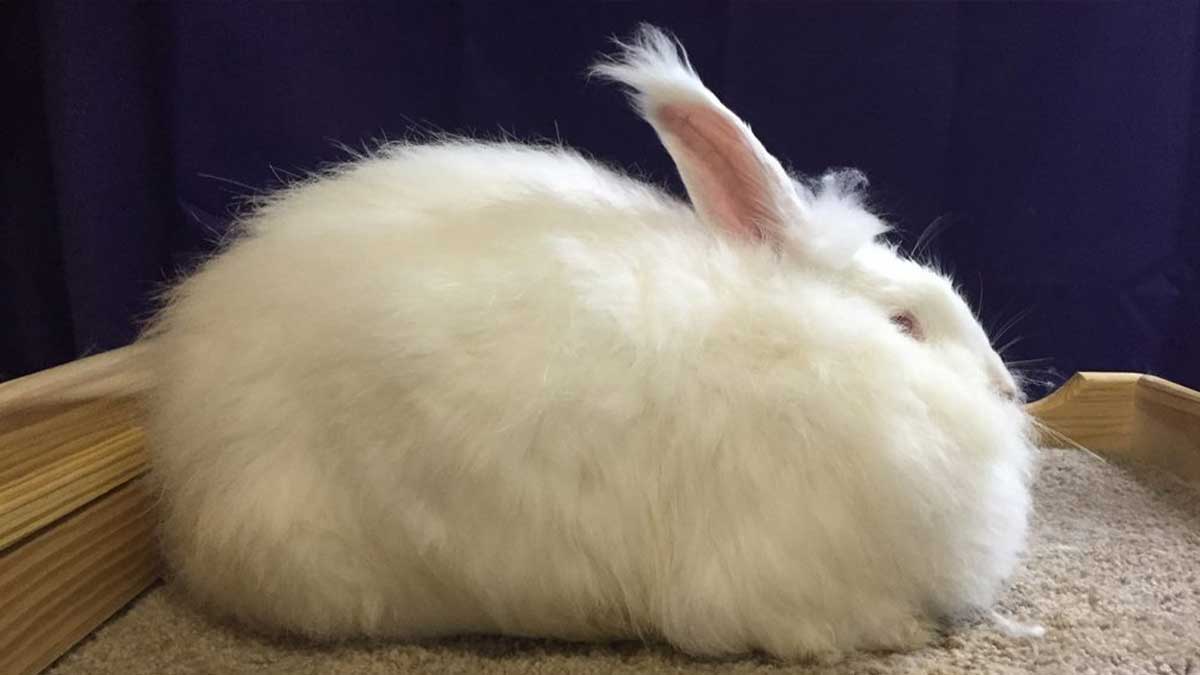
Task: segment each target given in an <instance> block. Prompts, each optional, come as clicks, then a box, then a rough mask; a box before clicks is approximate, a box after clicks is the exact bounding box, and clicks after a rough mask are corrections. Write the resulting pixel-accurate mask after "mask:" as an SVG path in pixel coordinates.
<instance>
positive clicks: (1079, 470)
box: [48, 450, 1200, 675]
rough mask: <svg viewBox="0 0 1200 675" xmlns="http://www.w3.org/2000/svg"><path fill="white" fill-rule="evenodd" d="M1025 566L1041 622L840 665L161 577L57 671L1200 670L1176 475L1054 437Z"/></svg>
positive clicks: (1189, 513) (1191, 517) (1185, 512)
mask: <svg viewBox="0 0 1200 675" xmlns="http://www.w3.org/2000/svg"><path fill="white" fill-rule="evenodd" d="M1035 504H1036V509H1037V511H1036V515H1035V517H1034V522H1033V529H1032V538H1031V546H1030V548H1029V551H1028V553H1027V559H1026V561H1025V564H1024V566H1023V568H1022V571H1021V572H1020V573H1019V574H1018V575H1017V576H1016V578H1015V579H1014V580H1013V583H1012V585H1011V587H1010V588H1009V590H1008V591H1007V593H1006V594H1005V596H1004V599H1003V601H1002V603H1001V606H1000V608H999V609H1000V611H1001V612H1002V613H1004V614H1006V615H1008V616H1011V617H1013V618H1015V619H1017V620H1019V621H1022V622H1027V623H1039V624H1041V625H1043V626H1045V628H1046V635H1045V637H1043V638H1040V639H1037V638H1013V637H1006V636H1005V635H1003V634H1001V633H1000V632H998V631H997V630H996V629H995V628H994V627H993V626H992V625H991V624H990V623H986V622H977V623H975V624H970V625H961V626H957V627H955V628H954V629H953V630H952V632H949V633H948V634H946V635H943V636H941V637H940V638H939V639H938V640H936V641H935V642H934V643H933V644H932V645H930V646H928V647H926V648H924V649H921V650H918V651H916V652H912V653H905V654H861V655H856V656H853V657H851V658H849V659H846V660H844V661H842V662H839V663H837V664H834V665H822V666H814V665H803V664H784V663H778V662H775V661H772V660H770V659H767V658H764V657H746V658H742V659H738V660H733V661H721V662H714V661H697V660H694V659H690V658H688V657H686V656H683V655H680V654H678V653H675V652H673V651H671V650H670V649H669V648H666V647H663V646H658V645H650V646H646V645H641V644H637V643H622V644H615V645H613V644H607V645H579V644H564V643H559V642H552V641H542V640H524V639H508V638H494V637H482V638H480V637H471V638H458V639H452V640H443V641H438V642H433V643H426V644H354V645H341V646H336V647H329V646H312V645H306V644H300V643H289V642H280V641H271V640H264V639H262V638H258V637H255V636H250V635H246V634H245V633H243V632H239V631H237V630H236V629H232V628H229V627H227V626H222V625H216V624H214V623H212V622H210V621H208V620H206V619H205V618H204V617H202V616H199V615H197V614H196V613H195V612H194V611H192V610H191V609H190V608H189V607H188V605H187V603H186V601H185V600H184V599H183V598H181V597H180V595H179V594H178V593H177V592H176V591H175V590H174V589H173V588H171V587H170V586H158V587H156V588H154V589H152V590H150V591H149V592H147V593H146V594H144V595H143V596H142V597H141V598H139V599H138V600H137V601H136V602H134V603H133V604H132V605H131V606H130V607H129V608H128V609H127V610H126V611H124V612H122V613H121V614H120V615H118V616H117V617H114V619H112V620H111V621H109V622H108V623H107V624H106V625H104V626H103V627H102V628H101V629H99V630H98V631H96V633H95V634H94V635H93V636H92V637H90V638H88V639H87V640H85V641H84V642H82V643H81V644H79V645H78V646H77V647H76V648H75V649H74V650H72V651H71V652H70V653H68V654H67V655H66V656H64V657H63V658H61V659H60V660H59V661H58V662H57V663H56V664H55V665H54V666H53V667H51V668H50V670H49V671H48V673H51V674H52V675H83V674H87V675H118V674H119V675H139V674H142V673H146V674H149V673H153V674H155V675H175V674H182V673H254V674H260V673H278V674H284V673H287V674H289V675H301V674H308V673H312V674H314V675H315V674H317V673H321V674H331V675H342V674H348V673H356V674H360V673H361V674H376V673H488V674H490V673H510V672H511V673H518V672H521V673H683V672H730V673H760V672H772V673H821V674H822V675H824V674H830V675H832V674H835V673H836V674H841V673H864V674H868V675H884V674H888V675H890V674H893V673H931V674H945V675H949V674H951V673H1055V674H1057V673H1155V674H1157V675H1200V491H1197V490H1195V489H1194V488H1190V487H1188V486H1186V485H1184V484H1183V483H1181V482H1178V481H1177V480H1175V479H1174V478H1172V477H1171V476H1169V475H1165V474H1163V473H1161V472H1158V471H1155V470H1153V469H1149V468H1146V467H1139V466H1134V465H1122V464H1115V463H1108V462H1104V461H1101V460H1099V459H1097V458H1095V457H1092V456H1091V455H1088V454H1086V453H1083V452H1080V451H1075V450H1046V451H1043V453H1042V460H1041V471H1040V473H1039V478H1038V480H1037V483H1036V485H1035Z"/></svg>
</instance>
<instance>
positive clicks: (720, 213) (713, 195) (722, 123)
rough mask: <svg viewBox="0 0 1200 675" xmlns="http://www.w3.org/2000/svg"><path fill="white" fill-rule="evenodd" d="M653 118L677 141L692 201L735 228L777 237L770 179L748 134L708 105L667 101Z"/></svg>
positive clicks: (705, 213)
mask: <svg viewBox="0 0 1200 675" xmlns="http://www.w3.org/2000/svg"><path fill="white" fill-rule="evenodd" d="M655 119H656V121H657V122H658V124H659V125H660V126H661V127H662V129H663V131H665V132H668V133H669V134H671V136H673V137H674V139H675V140H677V141H678V143H679V146H680V148H679V150H680V152H681V153H682V156H680V157H676V163H677V164H678V166H679V172H680V174H681V175H682V176H683V180H684V182H685V183H686V184H687V188H688V194H689V196H690V197H691V199H692V205H693V206H694V207H695V208H696V210H697V211H699V212H700V214H701V216H702V217H708V218H711V219H713V220H715V221H716V222H717V223H718V224H719V225H720V226H721V227H723V228H724V229H726V230H729V231H731V232H735V233H737V234H741V235H744V236H750V237H754V238H756V239H767V238H774V236H775V235H774V233H773V231H772V229H771V226H772V225H773V224H775V223H776V222H777V221H778V220H779V215H778V213H777V212H776V208H775V206H774V199H773V198H772V197H773V195H772V194H771V190H770V188H769V187H768V186H769V184H770V180H769V179H768V177H767V173H768V172H769V171H770V168H769V167H767V166H765V165H764V164H763V162H762V161H761V160H760V159H759V157H758V156H757V154H756V152H755V149H754V145H753V143H752V142H751V141H750V139H748V138H747V133H746V131H745V130H744V129H742V128H741V127H740V126H739V125H738V124H737V123H736V122H735V121H733V120H731V119H729V117H728V116H727V115H726V114H724V113H723V111H721V110H718V109H716V108H713V107H712V106H710V105H705V104H696V103H666V104H663V105H661V106H659V107H658V108H657V110H656V111H655Z"/></svg>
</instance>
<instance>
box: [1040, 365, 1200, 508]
mask: <svg viewBox="0 0 1200 675" xmlns="http://www.w3.org/2000/svg"><path fill="white" fill-rule="evenodd" d="M1028 409H1029V412H1030V413H1031V414H1032V415H1033V416H1034V417H1036V418H1037V419H1038V420H1040V421H1041V423H1042V424H1043V425H1045V426H1046V427H1049V428H1050V429H1051V430H1052V432H1053V433H1047V434H1044V435H1043V438H1042V440H1043V443H1045V444H1046V445H1049V446H1053V447H1072V446H1083V447H1085V448H1087V449H1089V450H1092V451H1093V452H1096V453H1098V454H1101V455H1107V456H1111V457H1119V458H1122V459H1128V460H1132V461H1137V462H1143V463H1146V464H1153V465H1155V466H1158V467H1161V468H1163V469H1166V470H1167V471H1170V472H1171V473H1174V474H1175V475H1177V476H1179V477H1180V478H1182V479H1183V480H1185V481H1188V482H1189V483H1196V484H1200V392H1196V391H1193V390H1191V389H1188V388H1187V387H1182V386H1180V385H1178V384H1175V383H1173V382H1168V381H1167V380H1164V379H1162V378H1159V377H1154V376H1153V375H1138V374H1135V373H1078V374H1076V375H1074V376H1073V377H1072V378H1071V379H1070V380H1068V381H1067V382H1066V383H1065V384H1063V386H1062V387H1060V388H1059V389H1058V390H1057V391H1055V392H1054V393H1052V394H1050V395H1049V396H1047V397H1045V398H1043V399H1041V400H1040V401H1035V402H1033V403H1030V404H1029V406H1028Z"/></svg>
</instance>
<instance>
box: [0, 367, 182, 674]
mask: <svg viewBox="0 0 1200 675" xmlns="http://www.w3.org/2000/svg"><path fill="white" fill-rule="evenodd" d="M136 357H137V351H136V350H133V349H122V350H117V351H114V352H109V353H106V354H101V355H99V356H94V357H91V358H87V359H83V360H80V361H76V362H74V363H70V364H67V365H65V366H62V367H59V368H53V369H51V370H48V371H45V372H43V373H38V374H36V375H31V376H29V377H25V378H21V379H18V380H13V381H12V382H6V383H4V384H0V673H3V674H4V675H9V674H10V673H11V674H21V675H24V674H26V673H30V674H31V673H37V672H39V671H40V670H42V669H43V668H45V667H46V666H47V665H49V664H50V663H52V662H53V661H54V659H56V658H58V657H59V656H61V655H62V654H63V653H64V652H66V651H67V650H68V649H70V648H71V646H72V645H74V644H75V643H76V642H78V641H79V640H80V639H82V638H84V637H85V636H87V635H88V634H89V633H91V632H92V631H93V630H95V628H96V627H97V626H99V625H100V624H101V623H103V622H104V621H105V620H107V619H108V618H109V617H110V616H112V615H113V614H114V613H115V612H117V611H118V610H119V609H121V607H123V606H124V605H125V604H126V603H128V602H129V601H130V600H131V599H133V598H134V597H135V596H136V595H137V594H138V593H140V592H141V591H142V590H144V589H145V588H146V587H147V586H149V585H150V584H151V583H153V581H154V580H155V579H156V578H157V576H158V574H159V569H160V566H159V562H158V558H157V556H156V554H155V546H154V537H153V524H154V516H153V513H152V507H153V503H152V500H151V498H150V495H148V494H147V491H146V489H145V486H144V485H143V483H142V482H141V480H140V479H138V476H140V475H142V474H143V473H144V472H145V471H146V461H147V457H146V454H145V448H144V443H143V438H142V428H141V425H140V423H139V402H140V396H141V395H142V394H143V393H144V392H145V390H146V389H147V387H148V386H149V378H148V377H146V374H145V372H144V371H143V370H141V369H140V368H139V366H138V360H137V358H136Z"/></svg>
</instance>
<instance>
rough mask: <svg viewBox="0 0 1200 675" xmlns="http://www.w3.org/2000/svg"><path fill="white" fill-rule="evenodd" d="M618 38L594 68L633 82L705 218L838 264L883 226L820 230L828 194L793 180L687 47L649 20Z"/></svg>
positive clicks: (634, 96) (634, 93) (604, 74)
mask: <svg viewBox="0 0 1200 675" xmlns="http://www.w3.org/2000/svg"><path fill="white" fill-rule="evenodd" d="M618 45H619V47H620V52H619V53H618V54H617V55H616V56H615V57H613V58H611V59H609V60H607V61H604V62H602V63H600V64H598V65H596V66H594V67H593V68H592V73H593V74H596V75H600V76H602V77H605V78H608V79H611V80H614V81H617V82H620V83H622V84H624V85H626V86H627V87H629V88H630V89H631V90H632V99H633V101H634V105H635V106H636V107H637V109H638V111H639V112H640V113H641V115H642V116H643V117H645V118H646V120H647V121H648V122H650V124H651V125H652V126H653V127H654V129H655V131H657V132H658V136H659V139H660V140H661V141H662V143H663V145H664V146H665V147H666V148H667V152H669V153H670V154H671V157H672V159H674V160H675V165H676V167H677V168H678V170H679V175H680V177H682V178H683V183H684V185H685V186H686V187H687V191H688V196H689V197H690V198H691V201H692V207H693V208H694V209H695V210H696V213H697V215H699V217H700V219H701V220H703V221H704V222H705V223H707V224H708V225H710V226H712V227H716V228H720V229H722V230H725V231H727V232H731V233H734V234H736V235H740V236H743V237H749V238H752V239H755V240H760V241H766V242H768V243H771V244H772V245H775V246H777V247H778V248H780V249H791V250H797V249H798V252H801V253H804V254H806V255H807V254H817V257H820V258H822V259H824V261H825V262H828V263H830V264H835V265H838V266H840V264H842V263H844V262H845V261H846V260H848V259H849V255H851V254H853V252H854V251H855V250H857V249H858V247H859V246H861V245H863V244H865V243H867V242H868V241H869V240H870V239H871V238H873V237H874V236H875V235H876V234H879V232H881V231H882V230H883V228H882V225H881V224H879V223H878V221H874V225H868V227H866V228H865V229H864V228H863V227H861V223H858V224H857V225H859V226H858V227H851V229H850V230H848V231H844V232H833V231H826V232H822V231H820V229H818V227H817V226H818V225H822V224H821V223H818V219H816V218H813V217H812V216H813V215H814V214H813V213H811V211H812V208H811V207H812V206H813V205H815V204H814V203H815V200H816V199H818V198H819V197H820V196H821V195H818V194H814V193H812V192H810V191H809V190H808V189H807V188H806V187H804V186H802V185H798V184H797V183H795V182H794V181H793V180H792V178H791V177H790V176H789V175H788V174H787V172H786V171H784V169H783V167H782V166H781V165H780V163H779V161H778V160H776V159H775V158H774V157H772V156H771V154H770V153H768V152H767V151H766V149H765V148H763V146H762V144H761V143H759V141H758V139H757V138H755V137H754V134H753V133H751V131H750V127H748V126H747V125H746V124H745V123H744V122H742V120H740V119H738V117H737V116H736V115H734V114H733V113H732V112H731V111H730V110H729V109H728V108H726V107H725V106H724V105H723V104H722V103H721V101H720V100H719V99H717V97H716V96H715V95H713V93H712V92H711V91H709V90H708V88H706V87H705V86H704V83H703V82H701V81H700V78H699V77H697V75H696V73H695V71H694V70H693V69H692V66H691V64H690V63H688V60H687V56H686V55H685V54H684V53H683V49H682V47H680V46H679V45H678V44H677V43H676V42H675V41H674V40H673V39H672V38H670V37H668V36H667V35H666V34H665V33H663V32H662V31H660V30H658V29H657V28H654V27H653V26H646V25H643V26H642V27H641V28H640V29H639V31H638V32H637V33H636V34H635V35H634V37H633V39H632V40H631V41H630V42H629V43H621V42H618ZM871 220H874V219H873V218H871ZM847 235H848V236H847ZM808 257H811V255H808ZM835 258H836V259H835Z"/></svg>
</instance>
